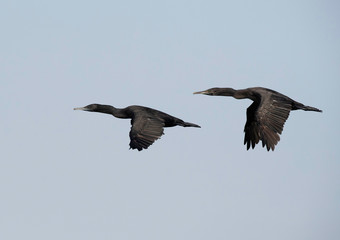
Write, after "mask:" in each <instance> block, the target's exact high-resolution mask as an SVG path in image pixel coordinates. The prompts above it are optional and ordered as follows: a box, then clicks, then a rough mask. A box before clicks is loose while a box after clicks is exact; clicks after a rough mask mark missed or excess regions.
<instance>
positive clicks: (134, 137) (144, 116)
mask: <svg viewBox="0 0 340 240" xmlns="http://www.w3.org/2000/svg"><path fill="white" fill-rule="evenodd" d="M74 110H83V111H89V112H100V113H106V114H111V115H113V116H115V117H117V118H130V119H131V125H132V126H131V130H130V140H131V141H130V148H132V149H138V151H141V150H143V149H147V148H148V147H149V146H150V145H151V144H153V142H154V141H156V140H157V139H158V138H160V137H161V135H163V134H164V133H163V128H164V127H174V126H177V125H178V126H182V127H197V128H200V126H198V125H196V124H193V123H188V122H184V121H183V120H181V119H179V118H176V117H173V116H171V115H169V114H166V113H164V112H161V111H158V110H156V109H152V108H148V107H143V106H136V105H134V106H129V107H126V108H115V107H113V106H110V105H101V104H90V105H87V106H85V107H80V108H74Z"/></svg>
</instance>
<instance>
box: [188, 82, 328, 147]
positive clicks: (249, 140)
mask: <svg viewBox="0 0 340 240" xmlns="http://www.w3.org/2000/svg"><path fill="white" fill-rule="evenodd" d="M194 94H205V95H209V96H231V97H234V98H236V99H245V98H248V99H250V100H252V101H253V103H252V104H251V105H250V106H249V107H248V108H247V122H246V124H245V126H244V133H245V136H244V144H247V150H249V148H250V146H251V147H252V148H254V147H255V145H256V144H258V143H259V141H260V140H261V141H262V146H263V147H267V150H268V151H269V150H270V149H271V150H272V151H274V149H275V145H276V144H277V143H278V142H279V141H280V134H281V133H282V130H283V126H284V124H285V122H286V120H287V119H288V116H289V113H290V111H292V110H299V109H301V110H304V111H315V112H322V111H321V110H320V109H317V108H315V107H310V106H305V105H303V104H302V103H299V102H297V101H295V100H293V99H291V98H289V97H287V96H285V95H283V94H281V93H279V92H276V91H274V90H271V89H268V88H262V87H253V88H246V89H240V90H235V89H233V88H210V89H207V90H205V91H200V92H194Z"/></svg>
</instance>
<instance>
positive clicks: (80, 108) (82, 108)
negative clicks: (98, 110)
mask: <svg viewBox="0 0 340 240" xmlns="http://www.w3.org/2000/svg"><path fill="white" fill-rule="evenodd" d="M73 110H83V111H87V110H88V109H87V108H86V107H77V108H73Z"/></svg>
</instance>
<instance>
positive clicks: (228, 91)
mask: <svg viewBox="0 0 340 240" xmlns="http://www.w3.org/2000/svg"><path fill="white" fill-rule="evenodd" d="M235 93H236V90H235V89H233V88H217V89H216V90H215V93H214V95H218V96H228V97H229V96H231V97H235V96H234V95H235Z"/></svg>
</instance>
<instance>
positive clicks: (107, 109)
mask: <svg viewBox="0 0 340 240" xmlns="http://www.w3.org/2000/svg"><path fill="white" fill-rule="evenodd" d="M93 112H100V113H106V114H111V115H113V116H115V117H116V118H128V116H127V115H126V113H125V111H124V110H123V109H120V108H115V107H113V106H110V105H101V104H98V105H97V108H96V109H94V110H93Z"/></svg>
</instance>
